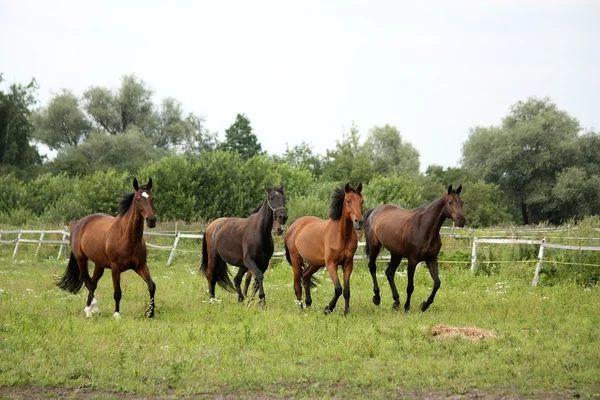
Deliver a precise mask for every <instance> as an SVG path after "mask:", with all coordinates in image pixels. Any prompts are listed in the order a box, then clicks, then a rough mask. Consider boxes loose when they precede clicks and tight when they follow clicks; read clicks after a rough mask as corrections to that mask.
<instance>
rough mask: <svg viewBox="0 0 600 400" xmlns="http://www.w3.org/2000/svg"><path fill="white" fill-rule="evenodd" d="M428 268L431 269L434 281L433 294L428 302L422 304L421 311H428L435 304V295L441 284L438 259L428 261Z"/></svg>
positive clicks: (430, 272)
mask: <svg viewBox="0 0 600 400" xmlns="http://www.w3.org/2000/svg"><path fill="white" fill-rule="evenodd" d="M427 268H429V274H430V275H431V278H432V279H433V290H432V291H431V294H430V295H429V298H428V299H427V301H424V302H423V303H421V311H426V310H427V309H428V308H429V306H430V305H431V304H432V303H433V299H435V294H436V293H437V291H438V289H439V288H440V284H441V282H440V277H439V275H438V261H437V258H436V259H435V260H431V261H427Z"/></svg>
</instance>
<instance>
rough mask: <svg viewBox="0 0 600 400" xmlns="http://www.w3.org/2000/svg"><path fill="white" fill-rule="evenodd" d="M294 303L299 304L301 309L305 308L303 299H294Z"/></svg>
mask: <svg viewBox="0 0 600 400" xmlns="http://www.w3.org/2000/svg"><path fill="white" fill-rule="evenodd" d="M294 304H296V305H297V306H299V307H300V309H301V310H302V309H303V308H304V307H302V301H301V300H294Z"/></svg>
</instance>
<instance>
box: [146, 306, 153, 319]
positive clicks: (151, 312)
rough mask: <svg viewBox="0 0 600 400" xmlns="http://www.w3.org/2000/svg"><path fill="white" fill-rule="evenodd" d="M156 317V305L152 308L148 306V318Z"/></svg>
mask: <svg viewBox="0 0 600 400" xmlns="http://www.w3.org/2000/svg"><path fill="white" fill-rule="evenodd" d="M152 317H154V307H152V308H150V307H148V309H147V310H146V318H152Z"/></svg>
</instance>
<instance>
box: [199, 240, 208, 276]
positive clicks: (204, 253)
mask: <svg viewBox="0 0 600 400" xmlns="http://www.w3.org/2000/svg"><path fill="white" fill-rule="evenodd" d="M207 268H208V251H207V245H206V232H204V234H203V235H202V259H201V261H200V272H202V275H204V276H206V269H207Z"/></svg>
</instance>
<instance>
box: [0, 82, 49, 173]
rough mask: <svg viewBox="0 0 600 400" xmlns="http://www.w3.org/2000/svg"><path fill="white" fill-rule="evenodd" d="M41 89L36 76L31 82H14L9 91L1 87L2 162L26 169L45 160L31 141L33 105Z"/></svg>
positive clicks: (0, 127) (0, 154) (0, 140)
mask: <svg viewBox="0 0 600 400" xmlns="http://www.w3.org/2000/svg"><path fill="white" fill-rule="evenodd" d="M2 82H3V78H2V75H1V74H0V84H1V83H2ZM37 88H38V87H37V83H36V81H35V79H32V80H31V82H29V83H28V84H27V85H21V84H12V85H10V86H9V88H8V90H6V91H4V90H2V89H1V88H0V165H9V166H14V167H18V168H25V167H27V166H30V165H33V164H39V163H41V162H42V158H41V157H40V155H39V153H38V151H37V149H36V148H35V146H33V145H32V144H31V139H32V131H33V126H32V122H31V107H32V106H33V105H34V104H35V103H36V98H35V95H36V92H37Z"/></svg>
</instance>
